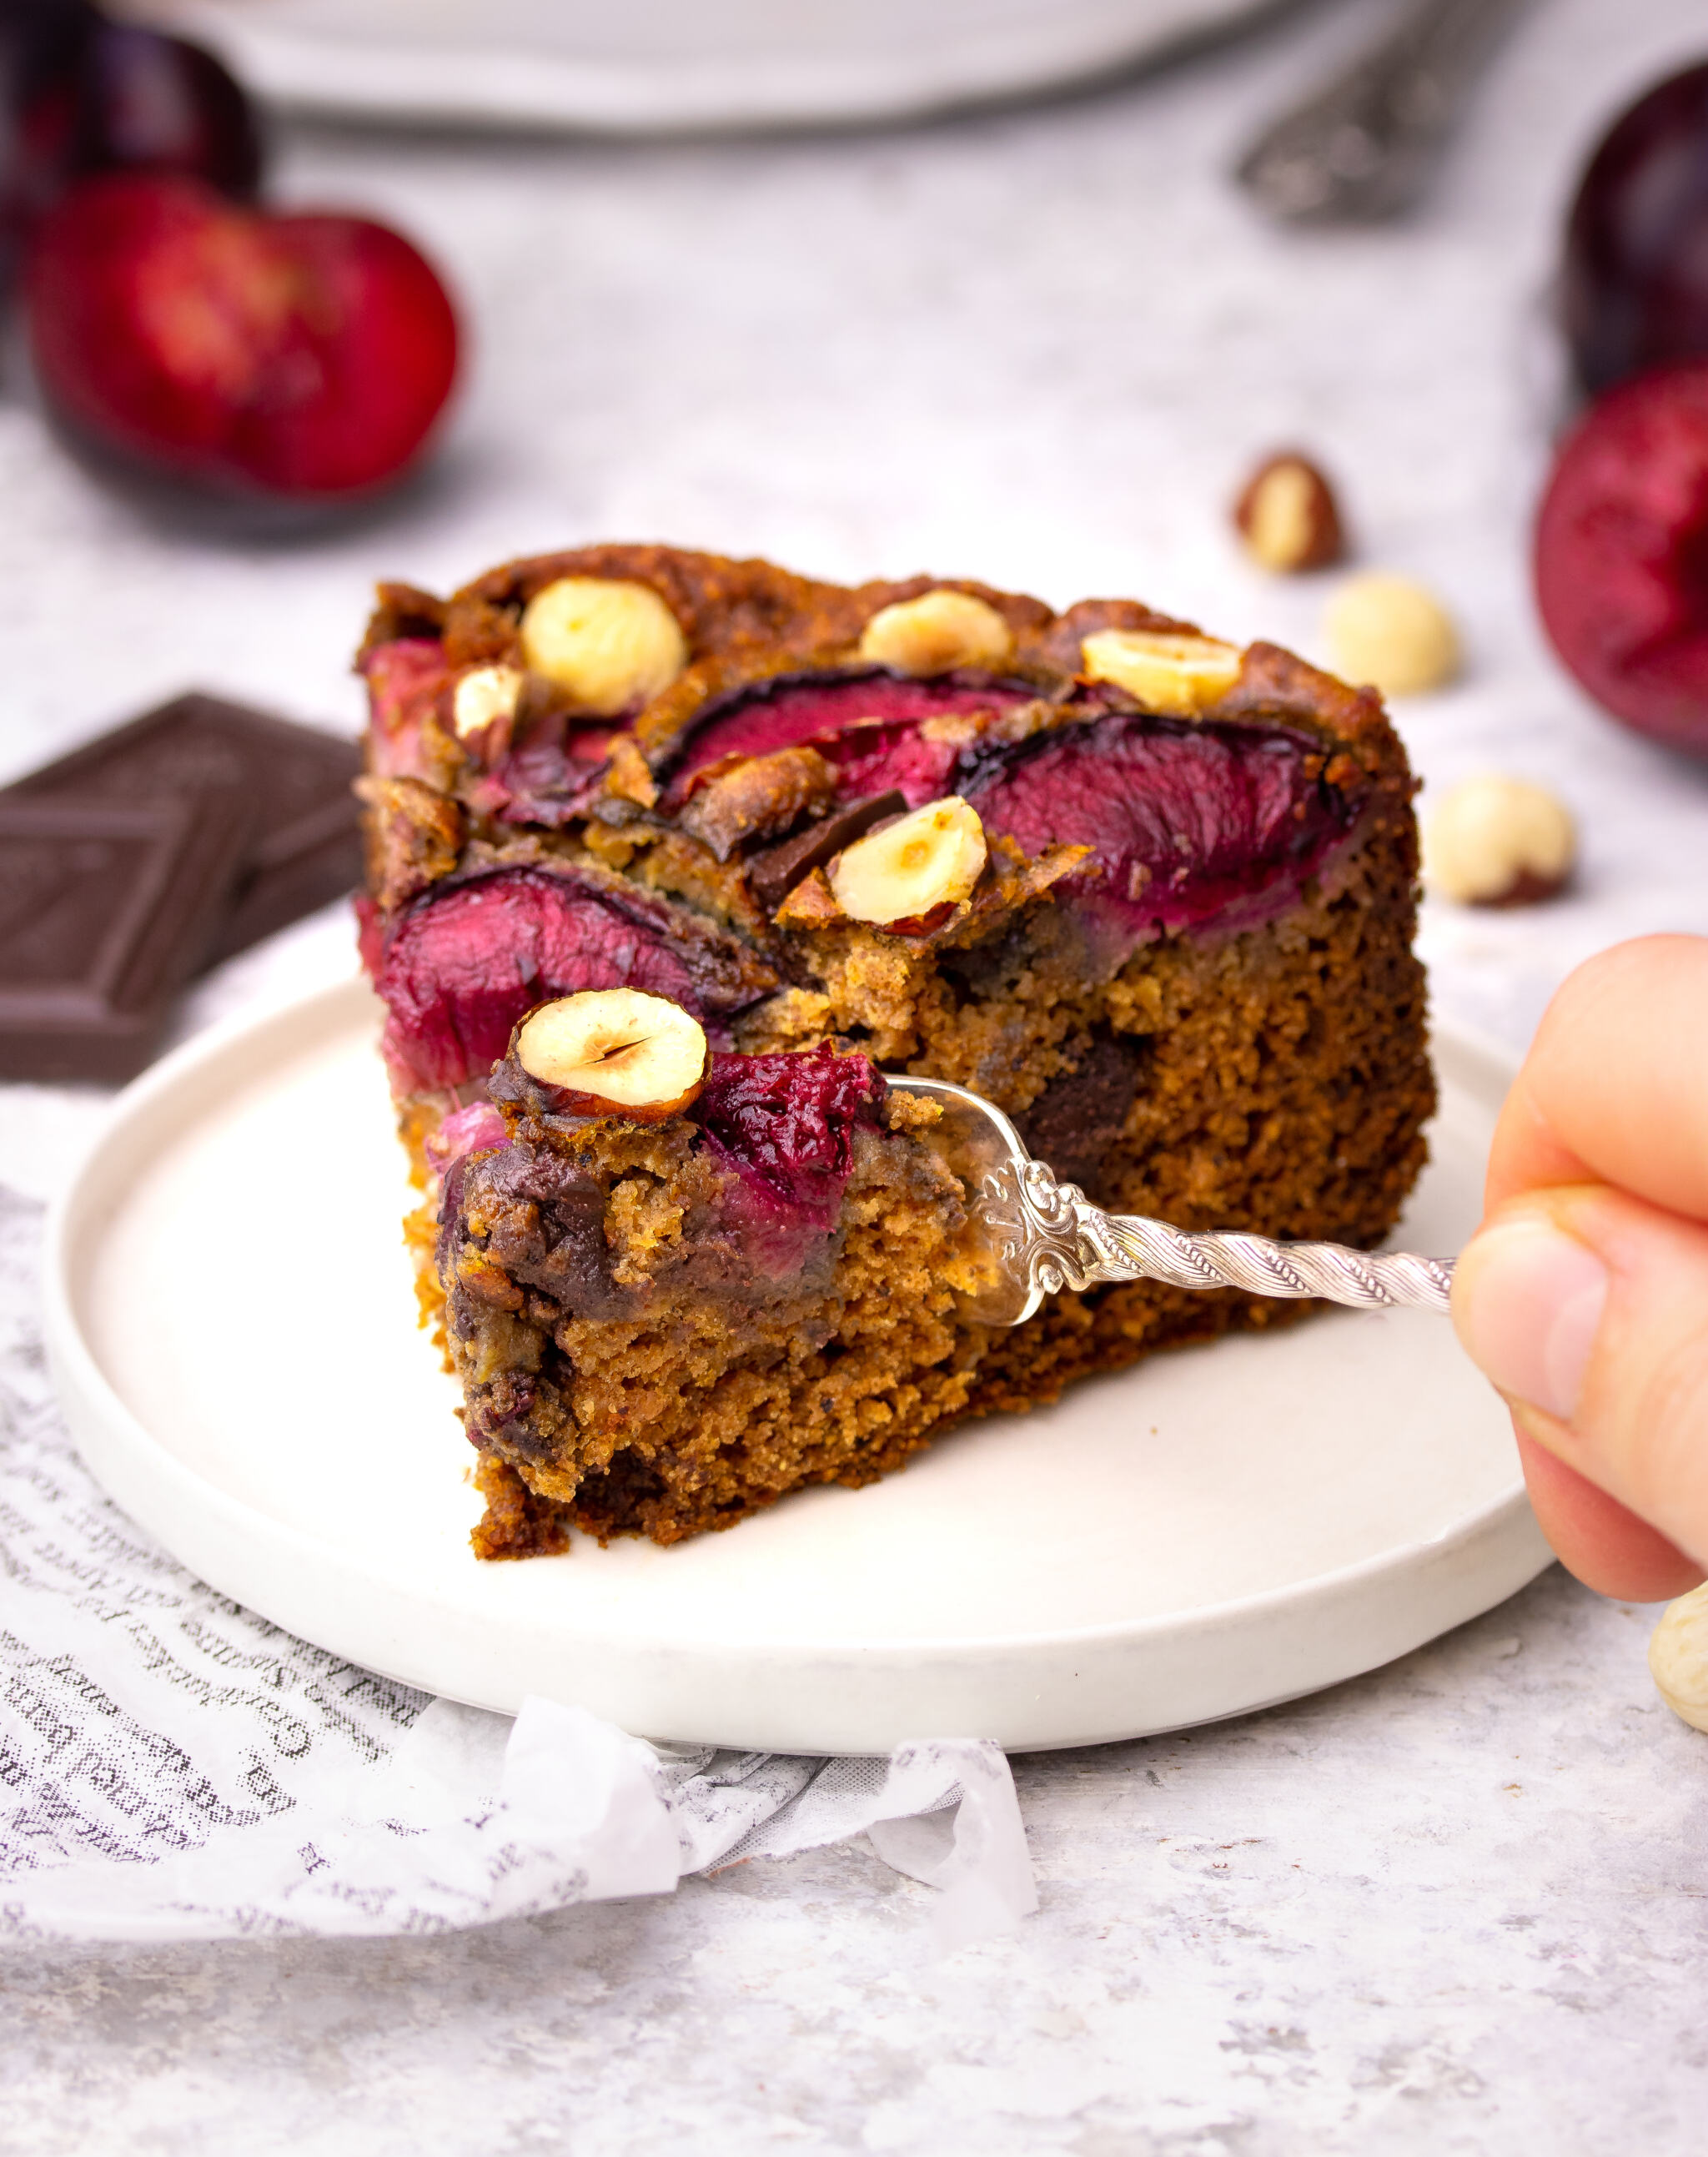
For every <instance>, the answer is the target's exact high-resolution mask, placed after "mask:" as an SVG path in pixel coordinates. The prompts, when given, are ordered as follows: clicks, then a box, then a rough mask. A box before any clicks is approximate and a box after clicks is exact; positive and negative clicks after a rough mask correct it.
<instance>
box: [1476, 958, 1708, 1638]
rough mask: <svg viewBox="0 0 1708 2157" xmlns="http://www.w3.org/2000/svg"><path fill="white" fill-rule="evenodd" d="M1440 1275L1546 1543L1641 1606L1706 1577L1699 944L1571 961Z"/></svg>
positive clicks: (1703, 1037)
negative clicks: (1456, 1256) (1446, 1273)
mask: <svg viewBox="0 0 1708 2157" xmlns="http://www.w3.org/2000/svg"><path fill="white" fill-rule="evenodd" d="M1484 1203H1485V1208H1486V1211H1485V1214H1484V1222H1483V1225H1482V1227H1481V1228H1479V1230H1478V1232H1477V1233H1476V1235H1475V1236H1474V1238H1472V1239H1471V1241H1470V1243H1469V1244H1468V1245H1467V1246H1466V1248H1465V1250H1464V1255H1463V1256H1462V1257H1461V1259H1460V1260H1459V1262H1458V1269H1457V1271H1456V1274H1455V1277H1454V1280H1453V1324H1454V1326H1455V1327H1456V1328H1457V1330H1458V1336H1459V1340H1460V1341H1461V1342H1462V1344H1463V1345H1464V1348H1465V1351H1466V1352H1467V1353H1468V1354H1469V1356H1470V1357H1471V1358H1472V1360H1473V1361H1474V1362H1476V1363H1477V1364H1478V1365H1479V1366H1480V1367H1481V1368H1482V1370H1483V1371H1484V1373H1485V1374H1486V1376H1487V1377H1489V1379H1490V1380H1492V1382H1494V1385H1495V1387H1497V1388H1498V1389H1499V1390H1500V1393H1502V1394H1503V1395H1504V1396H1505V1399H1506V1402H1507V1405H1508V1407H1509V1408H1510V1409H1511V1411H1512V1421H1513V1428H1514V1429H1515V1432H1516V1434H1517V1437H1518V1447H1519V1452H1520V1456H1521V1458H1522V1459H1523V1462H1524V1472H1525V1480H1526V1482H1527V1483H1528V1484H1529V1485H1530V1494H1531V1503H1532V1505H1533V1506H1535V1508H1536V1517H1537V1519H1538V1520H1539V1521H1541V1526H1542V1531H1543V1533H1544V1534H1545V1535H1546V1537H1547V1538H1548V1541H1549V1542H1551V1544H1552V1545H1553V1547H1554V1548H1555V1550H1556V1551H1557V1552H1558V1553H1559V1555H1560V1556H1561V1558H1563V1559H1564V1561H1565V1562H1566V1563H1567V1566H1569V1567H1570V1568H1571V1569H1572V1572H1573V1573H1576V1574H1577V1577H1578V1578H1579V1579H1581V1580H1582V1581H1585V1582H1587V1584H1588V1585H1589V1586H1590V1587H1592V1588H1597V1589H1599V1590H1600V1591H1601V1593H1603V1594H1604V1595H1617V1596H1626V1597H1629V1598H1633V1600H1638V1601H1643V1602H1649V1601H1654V1600H1657V1599H1659V1598H1662V1597H1669V1596H1675V1595H1680V1594H1682V1593H1684V1592H1685V1589H1687V1588H1693V1587H1694V1586H1695V1584H1696V1583H1698V1582H1699V1581H1700V1580H1701V1579H1702V1578H1703V1577H1704V1574H1705V1573H1708V938H1702V937H1695V936H1650V937H1645V938H1643V939H1642V940H1639V941H1638V942H1636V943H1632V944H1622V945H1616V946H1615V948H1614V949H1613V950H1611V951H1604V952H1603V953H1602V954H1601V955H1599V956H1598V957H1597V958H1594V959H1592V960H1589V961H1588V963H1587V965H1582V966H1580V967H1579V968H1578V970H1577V972H1576V973H1574V974H1573V975H1572V976H1571V977H1570V979H1569V980H1568V981H1567V982H1566V983H1565V985H1564V986H1562V987H1561V990H1560V992H1559V994H1558V995H1557V996H1556V997H1555V998H1554V1001H1553V1002H1552V1003H1551V1005H1550V1006H1549V1007H1548V1011H1547V1013H1546V1017H1544V1018H1543V1021H1542V1023H1541V1027H1540V1028H1539V1030H1538V1032H1537V1034H1536V1040H1535V1042H1533V1043H1532V1045H1531V1052H1530V1054H1529V1056H1528V1058H1526V1059H1525V1066H1524V1068H1523V1070H1522V1071H1521V1072H1520V1073H1519V1076H1518V1079H1517V1080H1516V1082H1515V1084H1514V1086H1513V1089H1512V1092H1511V1094H1510V1095H1509V1096H1508V1099H1507V1102H1506V1105H1505V1109H1503V1110H1502V1112H1501V1116H1500V1125H1499V1127H1498V1129H1497V1130H1496V1132H1495V1135H1494V1150H1493V1152H1492V1154H1491V1156H1490V1157H1489V1177H1488V1184H1487V1187H1486V1192H1485V1197H1484Z"/></svg>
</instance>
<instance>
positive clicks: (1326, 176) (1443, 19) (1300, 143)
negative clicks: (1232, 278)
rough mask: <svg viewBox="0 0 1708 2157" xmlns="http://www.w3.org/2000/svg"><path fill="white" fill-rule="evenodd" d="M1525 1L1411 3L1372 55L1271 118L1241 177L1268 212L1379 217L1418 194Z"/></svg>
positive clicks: (1316, 216) (1249, 153)
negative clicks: (1488, 60)
mask: <svg viewBox="0 0 1708 2157" xmlns="http://www.w3.org/2000/svg"><path fill="white" fill-rule="evenodd" d="M1530 4H1531V0H1413V5H1412V7H1411V8H1409V10H1408V11H1407V13H1406V14H1405V15H1404V16H1403V18H1402V20H1401V23H1400V25H1399V27H1398V28H1397V30H1396V31H1395V32H1393V33H1392V34H1391V35H1390V36H1389V37H1388V38H1387V39H1385V40H1384V42H1383V43H1382V44H1380V45H1378V46H1377V47H1376V49H1375V50H1374V51H1372V52H1368V53H1366V54H1364V55H1363V56H1362V57H1361V59H1357V60H1356V61H1354V62H1353V64H1351V65H1350V67H1349V68H1347V69H1345V72H1344V73H1342V74H1341V75H1338V76H1336V77H1335V79H1334V80H1332V81H1331V82H1330V83H1329V84H1327V85H1325V87H1324V88H1323V89H1321V90H1318V91H1317V92H1316V93H1315V94H1314V95H1312V96H1309V97H1308V98H1307V99H1306V100H1304V103H1303V104H1302V105H1299V106H1295V107H1294V109H1293V110H1292V111H1289V112H1287V113H1285V114H1284V115H1283V116H1282V117H1281V118H1280V119H1278V120H1277V121H1274V122H1273V124H1272V125H1271V126H1269V127H1268V128H1267V129H1266V130H1265V131H1264V132H1263V135H1262V136H1259V137H1258V140H1257V141H1256V142H1254V143H1253V145H1252V147H1250V149H1249V150H1248V151H1247V152H1246V154H1245V156H1244V157H1243V158H1242V160H1241V162H1240V165H1239V169H1238V173H1237V178H1238V179H1239V181H1240V183H1241V184H1242V186H1243V187H1244V188H1245V189H1246V191H1247V192H1248V193H1249V194H1251V195H1253V197H1254V198H1256V199H1257V201H1258V203H1261V205H1262V206H1263V208H1265V209H1266V210H1268V212H1269V213H1270V214H1271V215H1272V216H1274V217H1279V218H1289V219H1295V220H1298V221H1300V222H1309V221H1311V220H1314V219H1354V220H1357V219H1369V220H1373V219H1381V218H1385V217H1392V216H1394V215H1396V214H1397V213H1398V212H1400V211H1401V210H1403V209H1406V208H1409V207H1410V205H1411V204H1412V202H1413V201H1415V200H1416V198H1417V196H1418V195H1419V194H1420V193H1422V189H1423V187H1424V185H1425V184H1426V183H1427V182H1428V178H1429V176H1430V173H1431V172H1432V171H1433V167H1434V164H1435V161H1436V158H1437V156H1438V153H1439V152H1440V150H1441V148H1442V146H1443V143H1444V142H1445V141H1446V138H1447V136H1448V133H1449V132H1450V131H1451V129H1452V126H1453V121H1455V119H1456V118H1457V117H1458V111H1459V108H1460V107H1461V106H1462V105H1463V104H1464V100H1465V96H1466V94H1467V93H1468V92H1469V90H1470V88H1471V86H1472V85H1473V84H1474V81H1475V80H1476V78H1477V76H1478V75H1479V74H1480V73H1481V71H1482V66H1483V63H1484V60H1485V59H1487V58H1488V57H1489V54H1491V53H1492V51H1493V49H1494V46H1495V45H1496V44H1497V43H1498V42H1499V40H1500V35H1501V33H1502V32H1503V31H1504V30H1505V28H1506V27H1507V25H1508V23H1510V21H1511V19H1512V18H1514V17H1515V16H1516V15H1518V14H1520V13H1522V12H1523V10H1524V9H1525V8H1526V7H1528V6H1529V5H1530Z"/></svg>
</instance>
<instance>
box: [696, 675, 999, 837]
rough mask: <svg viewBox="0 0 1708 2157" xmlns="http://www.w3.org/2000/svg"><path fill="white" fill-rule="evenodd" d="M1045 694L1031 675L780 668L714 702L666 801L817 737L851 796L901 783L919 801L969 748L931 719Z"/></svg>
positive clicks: (931, 794)
mask: <svg viewBox="0 0 1708 2157" xmlns="http://www.w3.org/2000/svg"><path fill="white" fill-rule="evenodd" d="M1036 697H1037V690H1036V689H1033V688H1031V687H1028V686H1027V685H1026V683H1024V682H1002V681H985V680H981V679H978V678H975V677H969V676H968V675H966V674H952V675H941V676H939V677H936V678H935V679H934V680H931V681H916V680H913V679H910V678H908V677H904V676H902V675H895V674H889V673H886V672H882V671H877V672H867V673H862V674H852V675H851V674H846V673H843V674H810V675H801V674H790V675H779V677H777V678H776V679H775V680H774V681H770V682H761V683H759V684H758V685H757V686H756V687H750V688H743V689H738V690H736V691H733V692H732V693H731V694H730V695H729V696H728V697H723V698H717V699H716V700H715V701H714V702H713V703H710V704H708V705H707V707H706V708H705V710H704V711H703V712H702V713H701V714H700V715H699V718H697V721H696V722H695V724H694V728H693V731H692V734H691V735H690V736H689V738H688V741H687V746H686V748H684V749H682V750H681V751H680V752H679V753H678V755H677V759H676V760H675V763H674V767H673V769H672V770H671V774H670V783H669V785H668V788H667V790H666V795H665V806H666V808H670V809H674V808H677V807H679V806H681V804H682V802H683V801H686V800H687V797H688V795H690V794H691V793H692V791H693V789H694V782H695V780H696V778H697V775H699V774H701V773H703V772H705V771H706V770H707V769H708V768H709V767H710V766H711V765H713V764H719V763H722V762H723V760H724V759H726V758H729V759H733V758H735V757H745V756H769V755H771V754H774V752H775V751H776V750H778V749H796V748H800V747H801V746H803V745H805V744H810V746H811V747H813V748H815V749H817V750H819V751H820V753H821V754H822V755H824V756H825V757H826V758H828V759H829V760H830V761H831V763H832V764H835V765H836V768H837V774H838V780H839V790H840V792H841V795H843V796H844V797H845V798H846V797H850V796H853V795H868V794H883V793H887V792H888V791H889V790H890V789H891V788H898V789H899V790H900V791H901V792H902V793H903V795H904V796H905V797H906V800H907V804H908V807H909V808H910V809H916V808H918V806H919V805H920V803H921V802H924V801H934V800H935V799H936V797H937V796H938V795H940V794H941V793H942V792H943V791H944V785H945V782H946V781H947V780H948V777H949V773H950V771H951V770H953V769H954V760H955V758H956V756H957V754H959V746H960V745H959V743H958V742H957V741H956V740H954V739H953V738H950V739H942V740H938V739H933V738H932V736H931V734H929V731H923V729H924V728H925V723H926V722H927V721H928V720H931V719H940V718H957V717H969V718H970V716H971V715H972V714H973V713H977V712H1001V711H1005V710H1006V709H1007V708H1009V707H1010V706H1011V705H1015V704H1025V703H1031V702H1032V701H1033V699H1034V698H1036Z"/></svg>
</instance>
